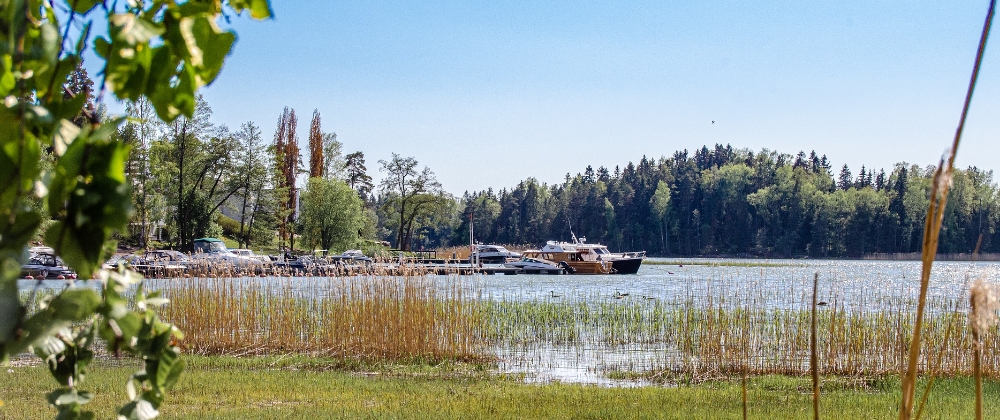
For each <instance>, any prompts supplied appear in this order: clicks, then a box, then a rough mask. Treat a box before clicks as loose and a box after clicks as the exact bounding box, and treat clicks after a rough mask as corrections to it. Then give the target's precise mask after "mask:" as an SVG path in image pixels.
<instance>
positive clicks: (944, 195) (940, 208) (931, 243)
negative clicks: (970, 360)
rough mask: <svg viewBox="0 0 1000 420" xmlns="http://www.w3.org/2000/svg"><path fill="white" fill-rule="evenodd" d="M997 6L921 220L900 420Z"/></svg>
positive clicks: (909, 405)
mask: <svg viewBox="0 0 1000 420" xmlns="http://www.w3.org/2000/svg"><path fill="white" fill-rule="evenodd" d="M995 8H996V0H990V7H989V11H988V12H987V13H986V22H985V23H984V24H983V31H982V35H981V36H980V39H979V48H978V49H977V51H976V61H975V64H974V65H973V68H972V77H971V78H970V80H969V88H968V90H967V91H966V94H965V103H964V104H963V106H962V116H961V117H960V118H959V122H958V128H957V129H956V130H955V139H954V141H953V142H952V145H951V149H949V151H948V163H947V166H945V164H944V161H942V162H941V163H940V164H938V168H937V171H936V172H935V173H934V182H933V185H932V186H931V196H930V198H931V202H930V205H929V206H928V208H927V218H926V220H925V222H924V240H923V246H922V249H921V254H922V262H923V268H922V270H921V275H920V296H919V302H918V304H917V318H916V321H915V322H914V323H913V336H912V338H911V340H910V349H909V357H908V363H907V365H906V374H905V375H904V376H903V381H902V394H903V395H902V399H901V402H900V409H899V418H900V420H909V418H910V416H911V415H912V413H913V394H914V391H915V388H916V383H917V364H918V359H919V358H920V348H921V347H920V346H921V340H920V334H921V329H922V327H923V318H924V304H925V302H926V298H927V287H928V285H929V283H930V275H931V266H932V265H933V264H934V254H936V253H937V247H938V235H939V234H940V232H941V223H942V222H943V220H944V209H945V205H946V204H947V202H948V189H949V188H950V187H951V177H952V171H953V170H954V167H955V155H956V153H957V152H958V145H959V143H960V142H961V140H962V131H963V130H964V128H965V119H966V117H967V116H968V114H969V104H970V103H971V102H972V93H973V92H974V91H975V88H976V80H977V79H978V78H979V68H980V65H981V64H982V61H983V52H984V51H985V50H986V40H987V39H988V38H989V34H990V27H991V26H992V24H993V12H994V10H995Z"/></svg>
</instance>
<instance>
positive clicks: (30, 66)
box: [0, 0, 271, 419]
mask: <svg viewBox="0 0 1000 420" xmlns="http://www.w3.org/2000/svg"><path fill="white" fill-rule="evenodd" d="M226 4H227V6H228V8H230V9H231V10H232V11H233V12H235V13H236V14H241V13H242V12H243V11H244V10H246V11H248V12H249V14H250V15H251V16H253V17H254V18H257V19H262V18H266V17H268V16H270V13H271V11H270V5H269V3H268V1H267V0H231V1H229V2H227V3H226ZM57 8H58V9H59V10H60V13H57V12H56V9H57ZM222 13H223V2H185V3H183V4H176V3H174V2H149V3H147V2H129V5H128V6H122V7H118V6H114V5H112V6H110V7H109V5H108V4H106V3H105V2H102V1H97V0H72V1H67V2H65V3H63V2H58V3H56V4H55V5H53V4H52V3H51V2H48V1H45V2H43V1H39V0H11V1H5V2H0V61H2V64H0V97H3V98H4V100H3V104H2V106H0V362H5V361H7V360H8V359H9V358H10V357H11V356H13V355H17V354H20V353H22V352H24V351H26V350H28V349H32V350H34V352H35V354H37V355H38V356H39V357H41V358H42V359H44V360H45V363H46V366H47V367H48V370H49V371H50V372H51V374H52V376H53V377H55V379H56V381H57V382H58V383H59V385H60V388H59V389H57V390H56V391H53V392H51V393H49V394H48V401H49V403H50V404H52V405H53V406H55V407H56V408H57V410H58V412H59V413H58V417H59V418H61V419H73V418H93V413H90V412H87V411H85V410H83V406H84V405H85V404H87V403H89V402H91V401H92V400H93V399H94V395H93V394H92V393H90V392H87V391H84V390H82V389H80V384H81V382H82V381H83V379H84V378H85V376H86V375H87V366H88V364H89V363H90V362H91V360H92V359H93V350H92V346H93V343H94V342H95V341H96V340H97V338H98V337H100V338H101V339H103V340H104V341H106V342H107V343H108V346H109V348H110V349H111V350H112V351H113V352H115V353H118V352H126V353H129V354H133V355H136V356H140V357H141V358H142V359H143V361H144V364H143V368H142V369H141V370H139V371H138V372H136V373H135V374H133V375H132V377H131V379H130V380H129V381H128V382H127V384H128V387H127V389H128V391H129V399H130V400H131V401H130V402H129V403H128V404H126V405H125V406H124V407H122V408H121V409H120V410H119V411H118V415H119V416H120V417H125V418H152V417H155V416H156V415H157V408H158V407H159V406H160V404H161V403H162V402H163V398H164V393H165V391H166V389H168V388H169V387H170V386H171V385H172V384H173V383H174V382H176V380H177V378H178V375H179V374H180V371H181V370H182V369H183V364H182V363H181V362H180V361H179V359H178V350H177V348H176V346H174V343H173V340H174V338H175V337H179V335H180V334H179V333H178V331H177V330H176V329H175V328H174V327H173V326H171V325H169V324H166V323H163V322H161V321H160V320H159V319H158V318H157V317H156V315H155V313H154V312H153V311H152V309H151V308H152V306H155V304H157V303H162V302H163V301H162V299H160V298H158V296H157V295H156V294H150V295H148V296H147V295H146V294H145V293H144V292H143V290H142V288H141V286H139V287H138V289H137V290H131V291H129V294H130V295H131V296H132V298H131V299H126V297H125V296H126V290H127V289H128V288H129V287H132V286H134V285H135V283H137V281H138V278H136V277H133V276H132V275H130V274H127V273H125V274H121V273H108V272H102V274H101V278H100V280H101V285H100V287H97V288H95V287H70V288H67V289H65V290H63V291H62V292H61V293H59V294H58V295H55V296H54V297H52V298H51V299H44V300H41V301H40V304H39V305H37V306H35V307H27V306H26V305H25V304H24V303H22V302H21V300H20V297H19V292H18V285H17V279H18V277H20V271H21V270H20V267H21V265H22V264H23V263H25V262H27V261H26V259H27V245H28V242H29V241H30V240H32V239H33V238H35V235H36V232H37V231H38V229H39V227H40V226H41V225H42V223H43V221H45V222H46V223H47V224H48V226H47V228H46V230H45V235H44V240H45V244H46V245H49V246H51V247H52V248H53V249H54V250H55V252H56V253H57V254H59V255H60V256H61V257H62V258H63V259H64V260H65V261H66V263H67V264H68V265H69V266H70V267H71V268H73V269H74V270H75V271H76V272H78V273H80V275H81V276H82V277H83V278H90V277H91V276H92V275H94V274H96V273H97V271H98V269H99V268H100V263H101V262H102V261H104V260H105V258H106V257H107V255H108V250H109V249H113V248H114V242H113V241H111V238H112V235H113V234H115V233H117V232H121V231H122V230H124V228H125V225H126V224H127V223H128V221H129V219H130V217H131V214H132V203H131V201H132V197H131V193H130V190H129V187H128V184H127V182H126V179H125V161H126V158H127V155H128V152H129V147H128V146H126V145H125V144H123V143H120V142H116V141H113V140H112V139H111V137H112V135H113V134H114V133H115V132H116V129H117V127H118V126H119V125H120V124H121V123H122V121H123V120H122V119H121V118H111V119H108V120H107V121H101V118H99V117H98V115H96V112H95V108H94V107H93V104H90V103H89V101H90V99H91V92H90V91H89V89H87V88H84V89H83V91H73V90H71V89H69V88H64V85H66V82H67V80H68V79H70V74H71V73H73V72H74V71H75V69H77V68H78V67H79V66H80V64H81V56H82V55H83V53H84V52H85V50H86V49H87V48H88V46H87V45H86V43H87V41H88V39H89V38H88V36H89V33H90V28H91V25H92V24H93V23H94V22H98V23H99V25H98V26H103V25H104V24H106V25H107V28H108V33H107V35H106V36H102V37H98V38H97V40H96V41H95V45H94V50H95V52H96V53H97V54H99V55H100V56H101V57H103V58H104V59H105V66H104V69H103V71H102V75H103V80H102V81H101V82H100V85H101V87H102V90H104V89H106V90H107V91H110V92H112V93H113V94H114V95H115V97H117V98H118V99H122V100H130V101H138V100H140V99H147V100H148V101H149V103H150V104H151V105H152V107H153V109H154V110H155V113H156V115H157V116H158V117H159V118H160V119H162V120H164V121H168V122H169V121H173V120H175V119H176V118H178V117H180V116H191V115H192V114H193V113H194V111H195V95H196V92H197V90H198V89H199V88H201V87H202V86H205V85H207V84H209V83H211V82H212V81H213V80H214V79H215V78H216V76H218V74H219V71H221V69H222V65H223V62H224V61H225V57H226V55H228V53H229V51H230V49H231V48H232V46H233V43H234V42H235V39H236V35H235V34H234V33H232V32H229V31H223V30H221V29H220V28H219V27H218V26H217V23H216V22H217V20H218V18H219V17H220V16H221V15H222ZM66 15H68V17H67V18H66V19H65V20H64V21H62V22H60V18H61V17H65V16H66ZM71 31H72V32H71ZM73 40H78V41H76V42H75V43H74V42H73ZM73 79H79V78H78V77H76V76H74V77H73ZM49 219H52V222H51V223H50V222H48V220H49ZM95 289H97V290H95ZM130 305H131V307H130Z"/></svg>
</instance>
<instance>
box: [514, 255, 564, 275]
mask: <svg viewBox="0 0 1000 420" xmlns="http://www.w3.org/2000/svg"><path fill="white" fill-rule="evenodd" d="M503 266H504V267H507V268H518V269H521V270H523V271H524V272H525V273H527V274H563V273H565V272H566V268H565V266H564V265H562V264H559V263H556V262H553V261H549V260H546V259H542V258H532V257H522V258H521V259H520V260H517V261H511V262H508V263H504V265H503Z"/></svg>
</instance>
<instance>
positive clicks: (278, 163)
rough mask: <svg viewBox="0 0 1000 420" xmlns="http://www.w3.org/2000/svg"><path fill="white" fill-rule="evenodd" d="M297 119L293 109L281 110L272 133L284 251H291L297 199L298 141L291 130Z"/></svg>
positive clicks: (279, 229)
mask: <svg viewBox="0 0 1000 420" xmlns="http://www.w3.org/2000/svg"><path fill="white" fill-rule="evenodd" d="M298 123H299V120H298V118H296V117H295V110H294V109H291V108H288V107H287V106H286V107H285V110H284V111H282V113H281V116H280V117H279V118H278V128H277V130H275V132H274V158H275V168H276V170H277V172H278V182H277V190H278V194H279V196H280V197H281V198H282V199H283V200H282V201H283V203H282V205H281V207H282V208H281V210H280V211H279V214H280V216H279V219H280V222H279V225H278V233H279V236H280V238H281V244H282V246H285V245H286V244H287V246H288V248H292V249H293V248H295V234H294V232H293V231H292V228H293V226H294V224H295V203H296V201H297V200H298V191H297V189H296V187H295V180H296V177H298V174H299V164H300V161H301V157H300V156H299V138H298V136H296V135H295V129H296V127H297V126H298Z"/></svg>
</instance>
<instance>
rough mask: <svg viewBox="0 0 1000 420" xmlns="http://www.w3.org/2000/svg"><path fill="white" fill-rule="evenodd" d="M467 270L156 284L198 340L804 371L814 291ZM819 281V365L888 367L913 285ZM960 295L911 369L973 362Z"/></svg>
mask: <svg viewBox="0 0 1000 420" xmlns="http://www.w3.org/2000/svg"><path fill="white" fill-rule="evenodd" d="M479 278H480V277H469V276H456V275H449V276H432V275H409V276H385V275H366V276H356V277H311V278H306V277H298V278H278V277H265V278H185V279H176V280H168V281H163V283H162V284H157V285H154V286H160V287H162V288H164V289H165V294H166V296H167V297H169V298H170V299H171V303H170V304H169V305H167V306H166V307H165V308H164V309H163V316H164V318H166V319H167V320H169V321H171V322H175V323H177V324H178V326H179V327H180V328H181V329H182V330H183V331H184V332H185V334H186V338H185V340H184V346H186V347H187V348H188V349H189V351H191V352H193V353H197V354H280V353H305V354H318V355H327V356H333V357H342V358H350V359H360V360H365V361H400V360H403V361H405V360H445V359H453V360H476V361H486V360H490V359H496V358H509V357H520V358H522V359H524V360H529V361H530V360H532V359H533V358H535V359H536V360H537V359H538V354H540V353H543V352H545V351H548V350H550V349H552V348H554V347H555V348H562V349H570V350H572V349H577V350H579V351H582V350H586V351H588V352H591V353H596V354H598V355H600V356H599V358H600V359H601V360H598V361H597V363H596V366H597V369H600V370H602V371H603V372H604V373H605V374H614V373H615V372H617V373H621V372H623V371H629V372H633V373H635V374H638V375H642V376H645V377H649V378H654V379H655V378H673V377H676V376H677V375H688V376H692V375H697V376H699V377H702V378H719V377H730V378H732V377H736V376H740V375H743V374H744V372H745V373H746V374H749V375H763V374H788V375H804V374H807V373H808V372H809V356H810V354H809V349H810V341H809V340H810V332H811V303H812V302H811V295H809V296H807V295H806V294H805V293H802V292H800V291H796V290H776V289H775V288H773V286H766V285H763V284H759V285H747V284H746V283H745V282H742V281H741V280H740V279H735V278H734V279H732V280H731V281H729V280H727V281H725V282H723V283H722V284H719V283H718V282H717V281H714V282H713V280H710V279H703V280H694V281H692V283H699V282H703V283H711V284H712V286H704V287H698V286H693V287H692V289H693V290H692V291H690V292H688V293H683V294H678V295H676V296H673V297H671V296H663V297H658V298H652V297H646V296H627V297H623V298H614V297H608V296H602V295H599V294H596V293H592V294H589V295H567V296H565V297H558V298H555V297H551V296H546V297H535V298H525V297H523V296H509V297H507V296H505V297H492V296H487V297H483V296H481V293H482V292H481V290H479V289H478V286H477V285H476V281H477V280H476V279H479ZM834 289H835V288H834ZM830 293H833V295H827V296H825V297H824V299H825V300H827V301H829V302H824V304H825V305H823V306H822V307H820V309H819V311H818V314H817V351H818V367H819V370H820V372H822V373H823V374H837V375H849V376H879V375H886V374H895V373H897V372H899V371H900V370H901V369H902V368H903V367H904V366H905V365H906V357H907V352H908V346H909V342H910V339H911V336H910V334H911V329H910V328H908V326H909V325H912V324H913V322H914V314H913V311H912V308H913V302H912V299H908V298H899V297H892V296H884V295H882V294H881V292H879V291H877V290H873V291H871V292H866V293H865V294H863V295H862V296H861V298H860V299H858V297H857V296H855V299H856V301H852V302H850V303H849V304H847V303H845V302H844V301H842V300H841V299H840V298H838V297H837V295H836V291H831V292H830ZM967 308H968V302H967V300H966V298H965V295H964V293H959V294H957V295H956V296H955V297H954V298H950V297H944V296H936V297H932V298H929V299H928V302H927V312H926V313H927V314H928V316H927V317H926V318H925V323H924V331H923V334H922V337H921V342H922V343H923V346H924V348H926V349H929V350H928V351H927V352H925V354H924V357H923V358H922V359H921V360H920V363H919V369H920V371H921V372H931V371H932V370H933V371H934V372H935V374H938V375H946V376H947V375H966V374H970V373H971V369H972V366H973V363H972V362H973V340H972V337H970V335H969V333H968V328H966V327H967V325H966V323H967V317H966V315H965V312H966V310H967ZM949 330H950V332H949ZM994 330H995V327H994ZM982 345H983V351H982V353H981V354H982V364H981V366H982V371H983V373H984V374H985V375H986V376H991V377H1000V352H998V351H997V350H1000V338H998V335H997V334H995V333H987V334H983V344H982ZM511 349H514V350H516V351H514V352H512V351H510V350H511ZM623 355H624V356H623ZM585 362H587V363H590V362H593V361H585ZM541 368H542V369H544V366H541Z"/></svg>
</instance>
